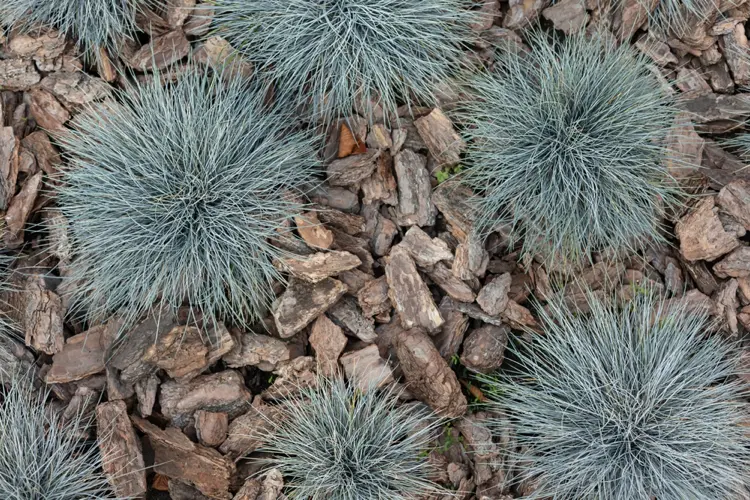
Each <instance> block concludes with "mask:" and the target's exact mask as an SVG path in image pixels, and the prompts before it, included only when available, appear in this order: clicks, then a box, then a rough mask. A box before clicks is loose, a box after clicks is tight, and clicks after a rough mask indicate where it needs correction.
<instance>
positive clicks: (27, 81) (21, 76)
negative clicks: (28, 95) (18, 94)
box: [0, 59, 42, 90]
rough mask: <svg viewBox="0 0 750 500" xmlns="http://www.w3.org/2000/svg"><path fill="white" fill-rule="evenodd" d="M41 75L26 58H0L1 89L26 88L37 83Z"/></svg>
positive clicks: (32, 62)
mask: <svg viewBox="0 0 750 500" xmlns="http://www.w3.org/2000/svg"><path fill="white" fill-rule="evenodd" d="M41 79H42V76H41V75H40V74H39V73H38V72H37V70H36V67H34V61H30V60H28V59H3V60H0V88H1V89H3V90H28V89H29V88H31V87H32V86H34V85H36V84H37V83H39V81H40V80H41Z"/></svg>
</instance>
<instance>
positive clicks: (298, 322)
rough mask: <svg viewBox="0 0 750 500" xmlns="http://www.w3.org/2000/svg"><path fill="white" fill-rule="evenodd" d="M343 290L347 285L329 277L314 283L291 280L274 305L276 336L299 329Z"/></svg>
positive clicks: (283, 335) (330, 304)
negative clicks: (277, 333)
mask: <svg viewBox="0 0 750 500" xmlns="http://www.w3.org/2000/svg"><path fill="white" fill-rule="evenodd" d="M345 293H346V286H345V285H344V284H343V283H342V282H340V281H337V280H335V279H332V278H326V279H324V280H323V281H321V282H319V283H315V284H310V283H305V282H303V281H298V280H291V281H290V283H289V287H288V288H287V289H286V291H285V292H284V293H283V295H282V296H281V297H279V299H277V301H276V302H275V304H274V307H273V319H274V321H275V323H276V329H277V331H278V332H279V336H280V337H281V338H283V339H285V338H289V337H291V336H292V335H294V334H295V333H297V332H298V331H300V330H302V329H303V328H304V327H306V326H307V325H308V324H309V323H310V322H311V321H312V320H314V319H315V318H317V317H318V316H320V315H321V314H323V313H324V312H326V311H327V310H328V308H329V307H331V306H332V305H333V304H335V303H336V302H338V300H339V299H340V298H341V297H342V296H343V295H344V294H345Z"/></svg>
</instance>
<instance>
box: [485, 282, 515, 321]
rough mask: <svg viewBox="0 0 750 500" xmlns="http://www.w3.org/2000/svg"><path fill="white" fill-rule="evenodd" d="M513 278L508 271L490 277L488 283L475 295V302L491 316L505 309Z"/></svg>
mask: <svg viewBox="0 0 750 500" xmlns="http://www.w3.org/2000/svg"><path fill="white" fill-rule="evenodd" d="M512 280H513V278H512V277H511V275H510V274H509V273H505V274H501V275H500V276H497V277H495V278H493V279H492V281H490V282H489V283H487V284H486V285H484V287H482V289H481V290H479V294H478V295H477V304H479V306H480V307H481V308H482V310H484V312H486V313H487V314H490V315H492V316H497V315H498V314H500V313H502V312H503V311H505V308H506V307H507V306H508V301H509V300H510V299H509V298H508V292H509V291H510V284H511V281H512Z"/></svg>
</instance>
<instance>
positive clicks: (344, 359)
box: [341, 344, 394, 391]
mask: <svg viewBox="0 0 750 500" xmlns="http://www.w3.org/2000/svg"><path fill="white" fill-rule="evenodd" d="M341 366H343V367H344V373H346V378H347V379H349V381H350V382H351V383H353V384H355V385H356V386H357V387H358V388H359V389H360V390H362V391H367V390H368V389H372V388H376V387H382V386H384V385H386V384H389V383H391V382H393V381H394V380H393V372H391V367H390V366H388V364H387V363H386V362H385V360H384V359H383V358H381V357H380V352H379V351H378V346H376V345H375V344H371V345H368V346H367V347H365V348H364V349H360V350H358V351H352V352H347V353H346V354H344V355H343V356H341Z"/></svg>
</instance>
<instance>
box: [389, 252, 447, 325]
mask: <svg viewBox="0 0 750 500" xmlns="http://www.w3.org/2000/svg"><path fill="white" fill-rule="evenodd" d="M385 276H386V280H387V281H388V287H389V291H388V294H389V296H390V298H391V302H392V303H393V307H395V308H396V310H397V311H398V313H399V317H400V318H401V323H402V324H403V326H404V328H406V329H409V328H413V327H416V326H420V327H423V328H424V329H425V330H427V331H428V332H435V331H436V330H437V329H438V328H440V326H441V325H442V324H443V318H442V317H441V316H440V312H439V311H438V308H437V306H436V305H435V301H434V300H433V298H432V294H431V293H430V290H429V288H427V285H425V283H424V281H423V280H422V277H421V276H420V275H419V272H418V271H417V266H416V265H415V264H414V260H413V259H412V258H411V256H410V255H409V252H407V250H406V249H405V248H401V247H399V246H398V245H397V246H395V247H394V248H393V250H392V251H391V254H390V256H388V257H387V258H386V265H385Z"/></svg>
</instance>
